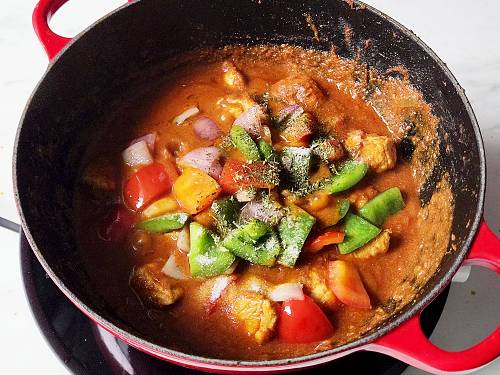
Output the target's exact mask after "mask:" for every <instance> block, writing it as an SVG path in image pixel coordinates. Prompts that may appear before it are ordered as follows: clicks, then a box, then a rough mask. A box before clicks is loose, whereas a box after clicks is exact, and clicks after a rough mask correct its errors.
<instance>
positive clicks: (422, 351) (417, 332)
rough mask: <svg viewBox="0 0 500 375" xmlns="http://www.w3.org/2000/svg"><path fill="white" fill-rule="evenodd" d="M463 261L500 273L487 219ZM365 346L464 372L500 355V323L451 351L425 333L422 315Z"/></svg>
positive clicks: (498, 248)
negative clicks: (479, 338) (478, 339)
mask: <svg viewBox="0 0 500 375" xmlns="http://www.w3.org/2000/svg"><path fill="white" fill-rule="evenodd" d="M464 264H470V265H478V266H482V267H486V268H489V269H491V270H493V271H495V272H497V273H499V272H500V240H499V239H498V238H497V237H496V236H495V234H493V232H492V231H491V230H490V229H489V228H488V226H487V225H486V223H485V221H484V220H482V221H481V223H480V227H479V230H478V232H477V236H476V239H475V241H474V243H473V245H472V247H471V250H470V252H469V255H468V256H467V259H466V260H465V262H464ZM365 349H367V350H371V351H375V352H379V353H383V354H387V355H390V356H391V357H395V358H397V359H399V360H401V361H404V362H406V363H408V364H410V365H412V366H414V367H417V368H420V369H422V370H424V371H428V372H431V373H434V374H444V373H449V372H464V371H469V370H474V369H477V368H479V367H481V366H484V365H486V364H487V363H489V362H491V361H493V360H495V359H496V358H497V357H498V356H499V355H500V325H498V326H497V328H496V329H495V330H494V331H493V332H492V333H491V334H490V335H489V336H488V337H486V338H485V339H484V340H483V341H481V342H480V343H478V344H477V345H474V346H473V347H471V348H469V349H466V350H463V351H458V352H449V351H446V350H443V349H441V348H438V347H437V346H435V345H434V344H433V343H431V342H430V341H429V339H428V338H427V337H426V336H425V335H424V333H423V331H422V328H421V326H420V314H419V315H417V316H415V317H413V318H411V319H410V320H409V321H407V322H406V323H404V324H402V325H401V326H399V327H398V328H396V329H395V330H393V331H391V332H390V333H389V334H387V335H385V336H383V337H381V338H380V339H378V340H376V341H375V342H373V343H372V344H369V345H368V346H367V347H365Z"/></svg>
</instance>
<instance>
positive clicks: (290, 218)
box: [278, 207, 316, 267]
mask: <svg viewBox="0 0 500 375" xmlns="http://www.w3.org/2000/svg"><path fill="white" fill-rule="evenodd" d="M314 223H316V219H315V218H314V216H311V215H309V214H308V213H307V212H306V211H304V210H303V209H301V208H299V207H292V209H291V210H290V212H289V213H288V214H287V215H286V216H285V217H284V218H283V219H281V221H280V223H279V224H278V233H279V236H280V239H281V244H282V246H283V251H282V252H281V254H280V256H279V258H278V263H280V264H282V265H284V266H287V267H293V266H294V265H295V262H296V261H297V259H298V258H299V255H300V251H301V250H302V247H303V246H304V243H305V242H306V239H307V236H309V232H311V229H312V227H313V225H314Z"/></svg>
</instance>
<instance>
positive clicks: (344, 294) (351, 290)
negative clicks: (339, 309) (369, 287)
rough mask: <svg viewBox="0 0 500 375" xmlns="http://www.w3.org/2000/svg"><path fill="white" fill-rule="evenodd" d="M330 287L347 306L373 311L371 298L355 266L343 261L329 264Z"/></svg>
mask: <svg viewBox="0 0 500 375" xmlns="http://www.w3.org/2000/svg"><path fill="white" fill-rule="evenodd" d="M328 286H329V287H330V289H331V290H332V292H333V294H335V296H336V297H337V298H338V299H339V300H340V301H341V302H342V303H345V304H346V305H347V306H352V307H356V308H360V309H371V307H372V306H371V303H370V296H369V295H368V293H367V292H366V289H365V286H364V285H363V281H362V280H361V277H360V276H359V272H358V269H357V268H356V266H355V265H354V264H352V263H349V262H346V261H343V260H335V261H332V262H329V264H328Z"/></svg>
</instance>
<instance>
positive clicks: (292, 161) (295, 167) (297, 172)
mask: <svg viewBox="0 0 500 375" xmlns="http://www.w3.org/2000/svg"><path fill="white" fill-rule="evenodd" d="M311 161H312V152H311V149H309V148H306V147H284V148H283V151H282V152H281V164H282V166H283V171H284V172H285V175H286V177H287V180H288V181H287V182H289V184H290V186H291V187H292V188H293V189H294V190H303V189H305V188H306V187H308V186H309V171H310V169H311Z"/></svg>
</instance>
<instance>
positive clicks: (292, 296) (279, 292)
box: [268, 283, 304, 302]
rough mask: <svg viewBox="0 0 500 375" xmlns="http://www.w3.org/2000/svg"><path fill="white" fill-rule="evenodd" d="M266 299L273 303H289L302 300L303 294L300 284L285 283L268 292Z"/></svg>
mask: <svg viewBox="0 0 500 375" xmlns="http://www.w3.org/2000/svg"><path fill="white" fill-rule="evenodd" d="M268 297H269V298H270V299H272V300H273V301H275V302H282V301H291V300H300V301H302V300H303V299H304V292H303V291H302V284H299V283H285V284H280V285H278V286H277V287H275V288H274V289H273V290H271V292H269V294H268Z"/></svg>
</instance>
